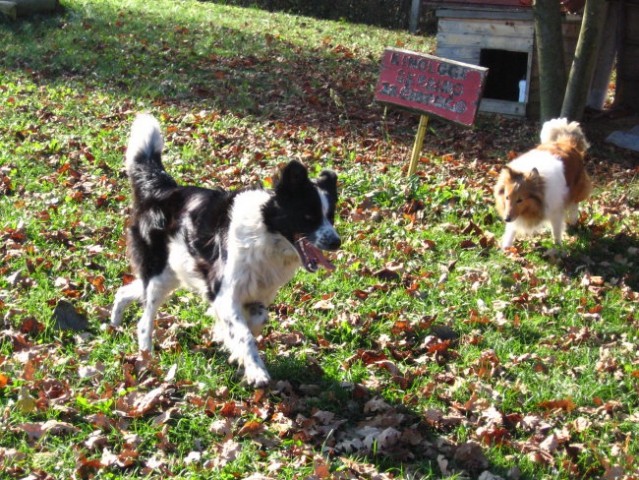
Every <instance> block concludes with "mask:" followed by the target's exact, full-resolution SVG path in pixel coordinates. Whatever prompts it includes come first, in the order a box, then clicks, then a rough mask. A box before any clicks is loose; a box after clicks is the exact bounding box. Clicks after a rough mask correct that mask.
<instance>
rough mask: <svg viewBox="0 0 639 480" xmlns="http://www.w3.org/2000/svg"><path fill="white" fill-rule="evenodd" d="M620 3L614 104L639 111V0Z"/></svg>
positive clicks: (626, 0)
mask: <svg viewBox="0 0 639 480" xmlns="http://www.w3.org/2000/svg"><path fill="white" fill-rule="evenodd" d="M621 4H622V5H621V6H622V8H623V10H622V12H621V15H622V17H621V18H623V22H622V24H621V32H620V36H621V42H620V43H621V45H620V48H619V52H618V57H617V58H618V60H617V91H616V94H615V102H614V105H615V107H625V108H630V109H632V110H634V111H635V112H639V60H638V58H639V0H625V1H623V2H621Z"/></svg>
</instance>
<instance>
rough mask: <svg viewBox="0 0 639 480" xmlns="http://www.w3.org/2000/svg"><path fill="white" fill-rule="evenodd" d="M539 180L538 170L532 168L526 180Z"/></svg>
mask: <svg viewBox="0 0 639 480" xmlns="http://www.w3.org/2000/svg"><path fill="white" fill-rule="evenodd" d="M538 178H539V170H537V168H533V169H532V170H531V171H530V173H529V174H528V179H529V180H536V179H538Z"/></svg>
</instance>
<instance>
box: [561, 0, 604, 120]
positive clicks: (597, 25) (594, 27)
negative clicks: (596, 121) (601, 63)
mask: <svg viewBox="0 0 639 480" xmlns="http://www.w3.org/2000/svg"><path fill="white" fill-rule="evenodd" d="M607 9H608V5H607V2H604V1H603V0H586V7H585V9H584V16H583V20H582V22H581V32H580V33H579V40H578V41H577V49H576V50H575V58H574V60H573V62H572V68H571V69H570V76H569V77H568V86H567V87H566V95H565V97H564V102H563V105H562V107H561V116H562V117H566V118H568V119H569V120H581V117H582V116H583V114H584V110H585V108H586V101H587V99H588V90H589V89H590V82H591V81H592V76H593V73H594V71H595V67H596V66H597V52H598V50H599V45H600V44H601V38H602V35H603V27H604V23H605V21H606V12H607Z"/></svg>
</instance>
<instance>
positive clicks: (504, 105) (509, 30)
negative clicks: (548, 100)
mask: <svg viewBox="0 0 639 480" xmlns="http://www.w3.org/2000/svg"><path fill="white" fill-rule="evenodd" d="M427 5H428V7H429V8H431V9H434V10H435V15H436V17H437V51H436V55H437V56H438V57H442V58H447V59H451V60H457V61H460V62H465V63H470V64H474V65H480V66H482V67H487V68H488V69H489V70H488V77H487V79H486V86H485V89H484V95H483V99H482V101H481V104H480V106H479V110H480V111H482V112H492V113H501V114H506V115H513V116H530V117H536V116H538V115H539V109H540V106H539V73H538V66H537V58H536V57H537V53H536V47H535V24H534V18H533V10H532V0H429V1H428V2H427ZM580 26H581V19H580V18H579V17H576V16H566V17H564V21H563V23H562V28H563V33H564V45H563V48H564V58H565V60H566V71H568V69H569V68H570V65H571V63H572V59H573V57H574V52H575V47H576V45H577V38H578V36H579V29H580Z"/></svg>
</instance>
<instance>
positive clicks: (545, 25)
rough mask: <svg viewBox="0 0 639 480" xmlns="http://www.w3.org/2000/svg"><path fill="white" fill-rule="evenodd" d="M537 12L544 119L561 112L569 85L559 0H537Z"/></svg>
mask: <svg viewBox="0 0 639 480" xmlns="http://www.w3.org/2000/svg"><path fill="white" fill-rule="evenodd" d="M596 1H600V0H596ZM533 12H534V15H535V37H536V40H537V59H538V62H539V101H540V102H539V103H540V109H541V115H540V116H541V119H540V120H541V121H542V122H543V121H546V120H550V119H551V118H555V117H557V116H558V115H559V113H560V112H561V104H562V101H563V98H564V91H565V88H566V67H565V63H564V48H563V45H564V42H563V35H562V31H561V11H560V7H559V0H536V1H535V5H534V8H533Z"/></svg>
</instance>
